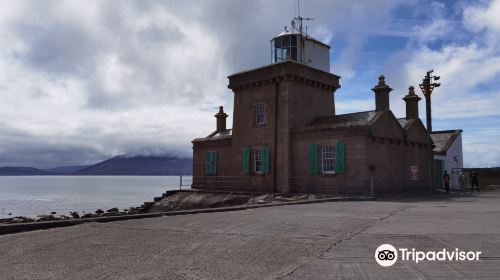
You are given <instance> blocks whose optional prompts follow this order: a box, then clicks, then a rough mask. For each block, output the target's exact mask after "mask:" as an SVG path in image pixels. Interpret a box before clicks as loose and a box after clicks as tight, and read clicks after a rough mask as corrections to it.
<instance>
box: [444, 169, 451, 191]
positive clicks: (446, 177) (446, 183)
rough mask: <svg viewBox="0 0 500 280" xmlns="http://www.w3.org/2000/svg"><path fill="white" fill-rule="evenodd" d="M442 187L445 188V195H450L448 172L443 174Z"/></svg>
mask: <svg viewBox="0 0 500 280" xmlns="http://www.w3.org/2000/svg"><path fill="white" fill-rule="evenodd" d="M443 181H444V187H445V188H446V193H450V175H449V174H448V171H446V170H445V171H444V174H443Z"/></svg>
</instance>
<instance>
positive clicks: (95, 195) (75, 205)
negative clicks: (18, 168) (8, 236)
mask: <svg viewBox="0 0 500 280" xmlns="http://www.w3.org/2000/svg"><path fill="white" fill-rule="evenodd" d="M183 178H184V183H185V184H189V183H191V177H187V176H185V177H183ZM178 188H179V177H178V176H0V218H5V217H14V216H27V217H36V216H37V215H39V214H50V212H53V211H54V212H57V214H66V215H67V214H69V212H71V211H78V212H79V213H80V214H81V213H83V211H85V213H89V212H91V213H94V212H95V211H96V210H97V209H99V208H101V209H103V210H107V209H110V208H112V207H118V208H119V209H120V210H123V209H125V208H129V207H131V206H134V207H135V206H140V205H141V204H142V203H143V202H144V201H152V200H153V197H155V196H160V195H161V194H162V193H163V192H165V191H166V190H173V189H178ZM183 188H189V187H187V186H184V187H183ZM8 213H12V215H11V216H9V215H8Z"/></svg>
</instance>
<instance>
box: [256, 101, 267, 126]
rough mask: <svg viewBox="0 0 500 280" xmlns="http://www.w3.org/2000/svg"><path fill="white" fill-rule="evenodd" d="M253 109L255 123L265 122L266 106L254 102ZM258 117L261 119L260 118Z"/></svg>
mask: <svg viewBox="0 0 500 280" xmlns="http://www.w3.org/2000/svg"><path fill="white" fill-rule="evenodd" d="M254 111H255V124H265V123H266V107H265V106H264V104H256V105H255V106H254ZM260 117H262V119H261V120H260Z"/></svg>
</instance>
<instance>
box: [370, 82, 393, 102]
mask: <svg viewBox="0 0 500 280" xmlns="http://www.w3.org/2000/svg"><path fill="white" fill-rule="evenodd" d="M372 90H373V92H374V93H375V110H377V111H388V110H389V92H391V91H392V88H391V87H389V86H388V85H386V84H385V77H384V75H380V76H379V77H378V84H377V85H376V86H374V87H373V88H372Z"/></svg>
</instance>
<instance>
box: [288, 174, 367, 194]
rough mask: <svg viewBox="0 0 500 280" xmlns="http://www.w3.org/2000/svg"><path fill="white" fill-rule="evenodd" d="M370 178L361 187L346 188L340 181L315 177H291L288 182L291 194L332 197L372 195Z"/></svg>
mask: <svg viewBox="0 0 500 280" xmlns="http://www.w3.org/2000/svg"><path fill="white" fill-rule="evenodd" d="M370 179H371V178H370V177H367V178H366V180H365V181H366V183H365V184H363V186H357V187H353V186H348V185H347V184H345V183H343V182H342V181H341V180H332V178H324V177H317V176H302V177H291V178H290V180H289V183H288V184H289V186H290V191H291V192H292V193H303V194H306V193H317V194H333V195H372V192H373V190H372V189H371V184H370V183H371V180H370Z"/></svg>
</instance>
